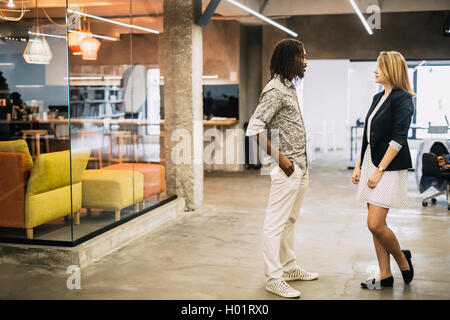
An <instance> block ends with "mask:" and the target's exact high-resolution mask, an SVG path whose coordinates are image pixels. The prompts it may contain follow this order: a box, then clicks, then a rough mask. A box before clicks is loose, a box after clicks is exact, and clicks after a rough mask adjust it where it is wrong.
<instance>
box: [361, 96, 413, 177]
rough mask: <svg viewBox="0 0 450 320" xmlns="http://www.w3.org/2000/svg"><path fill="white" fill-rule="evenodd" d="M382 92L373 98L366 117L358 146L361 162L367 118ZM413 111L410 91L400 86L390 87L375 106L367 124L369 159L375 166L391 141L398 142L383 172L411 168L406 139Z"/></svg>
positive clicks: (364, 149) (365, 146)
mask: <svg viewBox="0 0 450 320" xmlns="http://www.w3.org/2000/svg"><path fill="white" fill-rule="evenodd" d="M383 95H384V90H383V91H382V92H380V93H377V94H376V95H375V96H374V97H373V101H372V105H371V106H370V109H369V112H368V113H367V116H366V121H365V125H364V136H363V141H362V147H361V164H362V162H363V159H364V153H365V152H366V148H367V145H368V142H367V136H366V134H367V121H368V119H369V116H370V114H371V113H372V111H373V109H374V108H375V107H376V106H377V104H378V102H379V101H380V99H381V97H382V96H383ZM413 113H414V104H413V101H412V96H411V94H409V93H408V92H406V91H404V90H402V89H393V90H392V91H391V93H390V94H389V96H388V97H387V98H386V100H385V101H384V102H383V104H382V105H381V107H380V108H379V109H378V111H377V113H376V114H375V116H374V117H373V119H372V123H371V125H370V151H371V156H372V162H373V164H374V165H375V166H376V167H378V165H379V164H380V162H381V160H382V159H383V157H384V155H385V153H386V150H387V149H388V147H389V142H390V141H391V140H394V141H395V142H397V143H399V144H401V145H402V148H401V149H400V151H399V152H398V154H397V155H396V156H395V158H394V159H393V160H392V162H391V163H390V164H389V166H388V167H387V168H386V171H395V170H404V169H409V168H411V167H412V161H411V154H410V152H409V146H408V141H407V139H408V131H409V126H410V125H411V118H412V115H413Z"/></svg>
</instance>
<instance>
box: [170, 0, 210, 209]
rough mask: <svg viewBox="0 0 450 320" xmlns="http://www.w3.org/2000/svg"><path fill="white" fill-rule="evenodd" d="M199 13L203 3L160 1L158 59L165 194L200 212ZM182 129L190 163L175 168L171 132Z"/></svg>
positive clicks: (177, 143)
mask: <svg viewBox="0 0 450 320" xmlns="http://www.w3.org/2000/svg"><path fill="white" fill-rule="evenodd" d="M201 9H202V2H201V0H165V1H164V33H163V35H162V45H163V56H162V61H163V70H164V71H163V76H164V127H165V128H164V129H165V139H164V141H165V159H166V172H167V175H166V179H167V192H168V194H174V193H176V194H177V195H178V196H181V197H184V198H185V199H186V207H187V209H189V210H194V209H196V208H198V207H199V206H200V205H201V204H202V201H203V161H202V151H203V97H202V73H203V59H202V29H201V27H200V26H198V25H196V22H197V21H198V19H199V17H200V15H201ZM181 130H182V131H181ZM183 131H184V132H185V133H186V134H183V137H182V138H183V139H185V140H184V141H183V145H185V146H188V149H189V150H185V152H186V153H184V155H186V154H187V155H188V158H189V159H188V161H187V162H188V163H185V161H183V163H181V164H175V163H174V159H173V158H172V151H173V150H174V148H176V146H177V145H178V146H179V145H180V141H172V137H174V136H173V135H172V134H173V133H175V134H176V133H177V132H178V133H180V132H183ZM178 137H179V138H180V136H178ZM186 139H188V140H186ZM186 142H188V143H186Z"/></svg>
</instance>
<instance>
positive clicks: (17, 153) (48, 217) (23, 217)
mask: <svg viewBox="0 0 450 320" xmlns="http://www.w3.org/2000/svg"><path fill="white" fill-rule="evenodd" d="M89 155H90V151H89V150H84V151H82V152H72V154H70V151H69V150H66V151H59V152H52V153H43V154H41V155H39V156H38V157H37V158H36V162H35V163H33V161H32V159H31V157H30V154H29V150H28V146H27V145H26V142H25V141H24V140H22V139H19V140H15V141H2V142H0V227H11V228H25V229H26V231H27V238H29V239H31V238H33V228H35V227H37V226H39V225H42V224H45V223H47V222H50V221H52V220H55V219H58V218H61V217H65V216H68V215H70V214H71V213H72V212H73V213H74V214H75V222H76V223H77V221H78V217H79V210H80V209H81V177H82V175H83V172H84V171H85V169H86V165H87V162H88V160H89ZM70 172H71V173H72V174H70ZM71 199H72V202H71Z"/></svg>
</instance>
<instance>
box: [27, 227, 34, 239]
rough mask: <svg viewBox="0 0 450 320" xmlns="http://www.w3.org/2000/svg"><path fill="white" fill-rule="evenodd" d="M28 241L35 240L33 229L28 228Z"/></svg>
mask: <svg viewBox="0 0 450 320" xmlns="http://www.w3.org/2000/svg"><path fill="white" fill-rule="evenodd" d="M27 239H33V228H27Z"/></svg>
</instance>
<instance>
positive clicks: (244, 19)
mask: <svg viewBox="0 0 450 320" xmlns="http://www.w3.org/2000/svg"><path fill="white" fill-rule="evenodd" d="M5 1H6V2H7V0H0V4H1V3H2V2H3V4H2V5H3V6H4V3H5ZM18 1H20V0H18ZM35 1H36V0H29V2H28V5H29V6H30V7H32V8H33V7H34V6H35ZM237 1H239V2H241V3H242V4H245V5H247V6H248V7H250V8H252V9H254V10H256V11H258V12H261V13H262V14H264V15H266V16H268V17H271V18H273V19H280V18H287V17H290V16H295V15H325V14H353V13H354V11H353V8H352V7H351V5H350V3H349V1H348V0H237ZM209 2H210V1H209V0H203V1H202V5H203V10H204V9H205V8H206V7H207V5H208V4H209ZM356 2H357V3H358V5H359V7H360V8H362V10H363V11H365V9H366V8H367V7H368V6H369V5H372V4H376V5H378V6H379V7H380V8H381V12H406V11H408V12H410V11H440V10H445V11H447V10H449V11H450V1H449V0H426V1H424V0H356ZM68 4H69V7H70V8H71V9H74V10H79V9H80V8H82V9H87V12H88V13H90V14H92V15H98V16H101V17H105V18H109V19H114V20H117V21H121V22H125V23H132V24H135V25H139V26H142V27H146V28H151V29H154V30H158V31H160V32H162V31H163V0H132V1H131V2H130V1H129V0H99V1H93V0H68ZM38 6H39V8H41V9H40V10H39V15H40V17H41V18H42V20H41V21H42V22H41V23H42V24H45V23H48V24H49V25H48V28H51V29H52V31H55V30H54V29H58V28H59V29H64V28H61V27H57V26H55V25H54V24H50V23H49V22H48V20H47V19H46V18H45V14H46V13H47V14H48V15H49V16H50V17H51V18H52V19H53V20H54V22H55V23H64V15H65V6H66V0H38ZM130 12H131V13H132V18H131V19H130ZM213 19H217V20H238V21H239V22H240V23H243V24H261V23H262V21H261V20H259V19H256V18H254V17H253V16H251V15H249V14H247V13H246V12H244V11H242V10H241V9H239V8H237V7H235V6H233V5H231V4H230V3H228V2H226V1H225V0H222V1H221V3H220V4H219V6H218V8H217V10H216V13H215V15H214V17H213ZM34 21H35V19H34V10H33V9H30V10H29V12H27V13H26V15H25V17H24V19H23V20H22V23H21V25H22V26H23V27H26V26H25V25H26V24H27V25H28V27H29V26H30V25H33V24H34ZM44 21H46V22H44ZM13 24H14V23H13ZM2 25H3V26H4V25H5V22H4V21H3V20H0V32H2ZM6 25H9V26H11V23H7V24H6ZM16 27H17V25H16ZM91 29H92V30H93V32H97V33H102V34H108V35H116V36H118V35H119V34H123V33H129V29H128V28H126V27H122V26H117V25H113V24H110V23H106V22H101V21H98V20H92V19H91ZM64 32H65V30H61V33H64ZM134 32H140V31H137V30H136V31H133V33H134Z"/></svg>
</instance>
